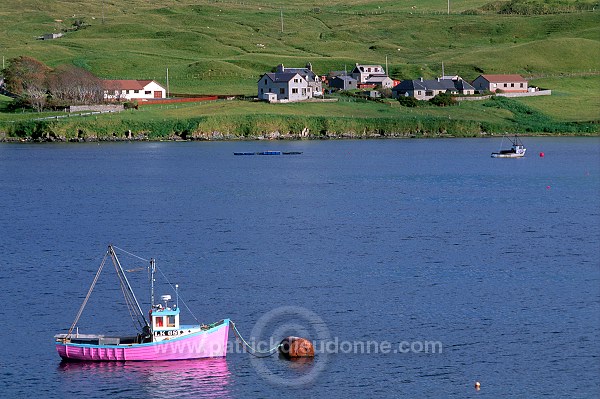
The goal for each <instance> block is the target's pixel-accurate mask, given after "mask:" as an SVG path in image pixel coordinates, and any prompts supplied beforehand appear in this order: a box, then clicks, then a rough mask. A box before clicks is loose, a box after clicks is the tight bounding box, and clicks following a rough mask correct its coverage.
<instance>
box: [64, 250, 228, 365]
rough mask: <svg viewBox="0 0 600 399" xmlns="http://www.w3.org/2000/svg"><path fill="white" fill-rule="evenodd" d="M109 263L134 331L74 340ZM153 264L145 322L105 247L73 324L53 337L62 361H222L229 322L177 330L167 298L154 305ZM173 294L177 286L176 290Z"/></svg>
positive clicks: (118, 265) (175, 306) (174, 312)
mask: <svg viewBox="0 0 600 399" xmlns="http://www.w3.org/2000/svg"><path fill="white" fill-rule="evenodd" d="M108 257H110V258H111V260H112V262H113V264H114V266H115V269H116V271H117V274H118V276H119V281H120V283H121V288H122V290H123V293H124V295H125V302H126V303H127V305H128V307H129V308H130V309H129V310H130V312H131V314H132V315H135V316H136V318H137V323H138V325H139V327H140V329H139V332H138V333H137V334H135V335H129V336H116V335H99V334H79V331H78V329H76V326H77V322H78V321H79V318H80V317H81V314H82V312H83V309H84V307H85V305H86V303H87V300H88V299H89V296H90V294H91V292H92V291H93V289H94V286H95V284H96V282H97V280H98V277H99V276H100V272H101V271H102V268H103V266H104V264H105V263H106V260H107V258H108ZM155 270H156V264H155V262H154V259H151V260H150V267H149V271H150V272H151V278H150V281H151V287H152V288H151V310H150V313H149V320H148V319H147V318H146V315H145V314H144V312H142V310H141V308H140V305H139V303H138V301H137V299H136V297H135V295H134V293H133V290H132V289H131V286H130V284H129V281H128V280H127V277H126V275H125V271H124V270H123V268H122V266H121V263H120V261H119V259H118V258H117V254H116V253H115V249H114V247H113V246H109V247H108V251H107V252H106V255H105V256H104V259H103V261H102V264H101V265H100V268H99V269H98V272H97V273H96V277H95V278H94V281H93V282H92V285H91V286H90V289H89V291H88V294H87V296H86V298H85V299H84V301H83V303H82V305H81V307H80V309H79V312H78V313H77V316H76V318H75V321H74V322H73V324H72V325H71V328H70V329H69V331H68V332H67V333H66V334H57V335H55V336H54V338H55V344H56V350H57V352H58V354H59V356H60V357H61V358H63V359H64V360H76V361H126V360H127V361H128V360H138V361H140V360H183V359H198V358H207V357H225V356H226V353H227V339H228V335H229V323H230V320H229V319H223V320H221V321H218V322H216V323H212V324H209V325H205V324H202V325H201V324H197V325H183V324H180V322H179V316H180V309H179V306H178V304H177V302H179V298H177V301H176V303H175V304H172V305H171V304H169V301H170V300H171V296H170V295H163V296H162V297H161V299H162V301H164V306H163V305H162V304H161V303H158V304H155V303H154V273H155ZM176 288H177V286H176Z"/></svg>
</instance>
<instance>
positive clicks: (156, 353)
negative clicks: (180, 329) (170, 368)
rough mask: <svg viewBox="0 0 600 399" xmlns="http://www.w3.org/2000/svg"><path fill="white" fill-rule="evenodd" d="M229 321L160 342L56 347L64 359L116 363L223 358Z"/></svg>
mask: <svg viewBox="0 0 600 399" xmlns="http://www.w3.org/2000/svg"><path fill="white" fill-rule="evenodd" d="M228 335H229V320H227V319H226V320H225V321H224V323H222V324H221V325H218V326H216V327H213V328H211V329H209V330H206V331H200V332H197V333H194V334H190V335H185V336H182V337H176V338H172V339H169V340H164V341H159V342H149V343H145V344H132V345H90V344H76V343H71V342H67V343H62V342H57V343H56V350H57V351H58V354H59V356H60V357H61V358H63V359H64V360H76V361H93V362H115V361H117V362H119V361H148V360H184V359H200V358H207V357H225V356H226V354H227V338H228Z"/></svg>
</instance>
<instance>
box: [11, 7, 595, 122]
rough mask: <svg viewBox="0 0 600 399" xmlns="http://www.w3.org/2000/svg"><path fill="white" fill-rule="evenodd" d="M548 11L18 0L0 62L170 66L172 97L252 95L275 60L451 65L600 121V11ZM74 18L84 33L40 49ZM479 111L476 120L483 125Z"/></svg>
mask: <svg viewBox="0 0 600 399" xmlns="http://www.w3.org/2000/svg"><path fill="white" fill-rule="evenodd" d="M513 1H517V3H516V4H517V5H523V4H532V2H533V3H535V0H513ZM539 3H540V4H541V3H542V2H541V0H540V1H539ZM543 3H544V4H550V6H551V7H550V11H549V12H550V13H549V14H541V15H538V11H536V12H535V13H533V12H532V14H535V15H523V14H500V13H499V12H500V9H501V7H500V6H502V5H505V6H506V4H509V2H508V1H506V2H502V1H493V2H490V1H488V0H456V1H454V0H453V1H451V3H450V5H451V9H450V14H448V13H447V12H448V10H447V6H448V3H447V2H444V1H439V0H436V1H433V0H421V1H419V2H409V1H404V0H402V1H398V0H393V1H392V0H343V1H342V0H333V1H329V2H327V3H326V5H323V2H318V1H314V0H301V1H284V0H275V1H269V2H266V1H263V0H243V1H242V0H235V1H234V0H223V1H219V0H162V1H158V0H130V1H128V2H118V1H116V0H97V1H90V0H83V1H79V2H75V3H73V2H71V1H61V0H46V1H42V0H11V1H10V2H2V3H0V21H1V23H0V56H3V57H4V58H5V59H6V60H8V59H10V58H12V57H16V56H19V55H28V56H32V57H34V58H37V59H39V60H41V61H43V62H45V63H47V64H48V65H50V66H57V65H60V64H68V63H73V64H75V65H78V66H81V67H84V68H86V69H89V70H90V71H92V72H93V73H95V74H96V75H98V76H100V77H104V78H138V79H146V78H151V79H156V80H157V81H159V82H161V83H163V84H164V83H165V80H166V79H165V75H166V69H167V68H169V84H170V89H171V91H172V92H183V93H204V94H247V95H252V94H255V92H256V80H257V78H258V77H259V76H260V74H262V73H264V72H265V71H269V70H271V69H272V68H273V67H274V66H276V65H277V64H279V63H283V64H284V65H287V66H302V65H304V64H306V63H307V62H311V63H312V64H313V66H314V69H315V71H316V72H317V73H322V74H324V73H326V72H327V71H329V70H343V69H344V68H350V67H351V66H353V65H354V63H355V62H360V63H379V64H385V62H386V59H387V62H388V71H389V72H390V74H391V75H392V77H394V78H398V79H410V78H416V77H419V76H423V77H425V78H432V77H435V76H438V75H440V74H441V64H442V62H443V63H444V66H445V72H446V73H447V74H460V75H461V76H463V77H465V78H467V79H473V78H475V77H476V76H477V75H478V74H480V73H520V74H524V75H525V76H529V77H546V79H543V80H539V81H535V83H534V84H538V85H540V86H543V87H548V88H551V89H554V90H555V93H556V96H552V97H550V98H536V99H527V100H522V101H523V103H526V104H528V105H530V106H531V107H533V109H536V110H538V111H541V112H544V113H546V114H549V115H553V117H555V118H556V119H557V120H559V121H560V120H563V121H586V120H588V121H589V120H598V119H600V115H599V114H598V111H597V107H595V105H596V104H598V103H600V94H598V93H599V92H600V90H599V89H600V78H599V75H597V74H596V73H600V70H599V69H600V67H599V62H600V5H598V4H597V3H598V2H597V1H596V2H594V1H593V0H582V1H575V0H548V1H545V2H543ZM511 4H512V3H511ZM535 4H537V3H535ZM581 4H589V5H593V4H596V5H597V6H596V10H597V11H577V10H576V9H575V7H576V6H580V5H581ZM513 8H514V7H513ZM527 10H529V9H527ZM527 10H526V12H525V14H527V13H528V12H529V11H527ZM519 12H521V11H519ZM539 12H546V11H544V10H542V11H539ZM282 16H283V18H281V17H282ZM282 20H283V30H282ZM77 21H79V22H84V23H85V25H86V28H85V29H80V30H78V31H69V32H67V33H66V34H65V37H63V38H61V39H58V40H49V41H41V40H35V37H36V36H39V35H41V34H43V33H50V32H58V31H61V30H65V29H68V28H71V27H72V26H73V23H75V22H77ZM573 73H577V74H579V75H581V74H585V75H588V76H587V77H586V76H577V77H571V76H570V75H572V74H573ZM192 109H195V108H194V107H192ZM199 109H201V107H200V108H199ZM240 109H246V108H245V107H240ZM285 109H287V108H286V107H278V108H276V111H275V112H276V113H285ZM323 109H324V110H327V111H326V113H329V112H331V110H329V108H327V107H325V108H319V107H314V106H305V108H303V110H302V111H300V113H317V114H318V113H319V112H320V110H323ZM392 109H393V108H392ZM179 110H180V111H181V108H179ZM226 111H227V112H232V110H231V109H227V110H226ZM193 112H197V111H193ZM246 112H248V113H261V112H264V111H263V109H262V108H260V107H259V108H252V109H248V110H247V111H246ZM269 112H273V111H272V109H270V110H269ZM335 112H340V111H338V110H336V111H335ZM415 112H416V111H415ZM419 112H421V111H419ZM423 112H426V113H427V114H428V115H433V114H435V112H436V111H433V110H427V111H423ZM453 112H458V111H453ZM460 112H463V111H460ZM475 114H477V113H476V112H475V113H473V115H471V118H478V117H480V116H475ZM356 115H358V114H355V116H356ZM15 117H16V116H15V115H12V116H11V118H10V119H11V120H14V119H15ZM465 117H466V116H465ZM0 119H1V118H0ZM4 119H6V118H4ZM509 119H510V118H509ZM507 120H508V119H507Z"/></svg>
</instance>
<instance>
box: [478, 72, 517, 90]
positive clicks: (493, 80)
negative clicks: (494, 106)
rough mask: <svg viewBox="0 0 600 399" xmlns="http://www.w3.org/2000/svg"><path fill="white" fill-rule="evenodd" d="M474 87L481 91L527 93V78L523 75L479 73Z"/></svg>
mask: <svg viewBox="0 0 600 399" xmlns="http://www.w3.org/2000/svg"><path fill="white" fill-rule="evenodd" d="M473 87H475V90H477V91H479V92H483V91H491V92H492V93H496V92H503V93H527V80H526V79H525V78H524V77H522V76H521V75H479V76H478V77H477V78H476V79H475V80H474V81H473Z"/></svg>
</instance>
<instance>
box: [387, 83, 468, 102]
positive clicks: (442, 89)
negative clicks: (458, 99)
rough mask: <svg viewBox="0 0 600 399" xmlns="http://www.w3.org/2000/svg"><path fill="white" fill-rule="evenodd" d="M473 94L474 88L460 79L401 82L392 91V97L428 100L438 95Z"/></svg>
mask: <svg viewBox="0 0 600 399" xmlns="http://www.w3.org/2000/svg"><path fill="white" fill-rule="evenodd" d="M441 93H449V94H455V95H458V94H474V93H475V88H474V87H473V86H471V85H470V84H469V83H468V82H465V81H464V80H462V79H460V78H459V79H433V80H423V78H421V79H415V80H403V81H402V82H400V84H398V85H396V86H395V87H394V88H393V89H392V97H394V98H399V97H414V98H416V99H417V100H429V99H431V98H433V97H435V96H437V95H438V94H441Z"/></svg>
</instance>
